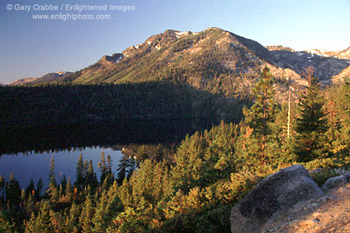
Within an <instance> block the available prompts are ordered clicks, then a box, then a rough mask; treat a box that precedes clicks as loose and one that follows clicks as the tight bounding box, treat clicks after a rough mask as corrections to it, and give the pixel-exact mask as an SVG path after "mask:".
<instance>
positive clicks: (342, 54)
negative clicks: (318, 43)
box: [305, 47, 350, 59]
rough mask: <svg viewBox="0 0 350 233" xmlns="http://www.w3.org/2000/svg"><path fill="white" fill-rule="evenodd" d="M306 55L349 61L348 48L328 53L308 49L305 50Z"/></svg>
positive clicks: (349, 49) (349, 53) (349, 48)
mask: <svg viewBox="0 0 350 233" xmlns="http://www.w3.org/2000/svg"><path fill="white" fill-rule="evenodd" d="M305 52H307V53H311V54H315V55H319V56H323V57H333V58H339V59H350V47H348V48H347V49H344V50H342V51H329V50H324V49H308V50H305Z"/></svg>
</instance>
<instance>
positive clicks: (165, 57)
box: [29, 28, 350, 98]
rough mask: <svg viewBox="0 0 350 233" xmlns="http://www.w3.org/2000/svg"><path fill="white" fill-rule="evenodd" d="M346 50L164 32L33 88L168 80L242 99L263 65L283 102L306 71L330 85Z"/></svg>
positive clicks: (213, 31)
mask: <svg viewBox="0 0 350 233" xmlns="http://www.w3.org/2000/svg"><path fill="white" fill-rule="evenodd" d="M348 53H349V48H348V49H347V50H344V51H342V52H339V53H338V55H337V56H341V57H342V58H344V59H339V58H337V57H335V56H331V57H325V56H321V55H318V54H316V53H311V51H309V52H305V51H302V52H300V51H294V50H293V49H291V48H286V47H283V46H268V47H267V48H265V47H264V46H262V45H261V44H259V43H258V42H256V41H254V40H250V39H246V38H244V37H241V36H238V35H236V34H233V33H231V32H228V31H225V30H222V29H219V28H209V29H207V30H205V31H202V32H199V33H193V32H180V31H177V30H167V31H165V32H164V33H161V34H157V35H154V36H151V37H149V38H148V39H147V40H146V41H145V42H144V43H142V44H139V45H135V46H131V47H129V48H127V49H125V50H124V51H123V52H122V53H115V54H113V55H112V56H104V57H102V58H101V59H100V60H99V61H97V62H96V63H95V64H93V65H91V66H89V67H86V68H84V69H82V70H80V71H78V72H75V73H70V74H66V75H62V76H55V77H53V78H52V79H43V78H40V79H37V80H34V81H32V82H29V83H30V84H36V83H71V84H100V83H116V84H118V83H139V82H144V81H160V80H168V81H172V82H174V83H181V84H189V85H191V86H193V87H195V88H197V89H201V90H205V91H209V92H211V93H214V94H224V95H226V96H227V97H230V96H235V97H237V96H239V97H241V96H247V95H249V92H250V90H251V89H252V86H253V85H254V84H255V82H256V80H257V78H258V77H259V74H260V70H261V69H262V68H263V67H265V66H268V67H269V68H270V70H271V72H272V74H273V75H274V76H275V79H276V89H277V92H278V93H280V94H279V97H278V98H283V96H284V95H283V92H285V91H286V84H287V83H288V81H287V79H288V78H290V79H291V82H292V83H293V85H295V87H296V88H302V87H303V86H305V85H306V80H305V79H304V78H303V77H302V76H301V74H302V72H303V71H304V70H305V69H306V68H307V67H308V66H309V65H312V66H313V67H314V71H315V76H316V77H318V78H319V79H320V80H321V82H322V83H323V84H331V83H332V81H333V80H332V78H333V77H336V78H335V79H334V80H337V81H339V82H341V81H342V76H341V77H338V75H339V74H340V73H342V72H343V71H344V70H345V69H346V68H348V67H349V65H350V60H349V59H345V58H348V57H347V56H346V55H347V54H348Z"/></svg>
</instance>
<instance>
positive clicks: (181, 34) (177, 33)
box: [175, 32, 189, 38]
mask: <svg viewBox="0 0 350 233" xmlns="http://www.w3.org/2000/svg"><path fill="white" fill-rule="evenodd" d="M188 33H189V32H175V34H176V37H177V38H180V37H181V36H185V35H187V34H188Z"/></svg>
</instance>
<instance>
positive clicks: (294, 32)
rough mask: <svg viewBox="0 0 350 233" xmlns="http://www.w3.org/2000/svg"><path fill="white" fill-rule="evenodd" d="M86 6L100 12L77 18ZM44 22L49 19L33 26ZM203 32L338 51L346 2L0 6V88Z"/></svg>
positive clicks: (62, 1)
mask: <svg viewBox="0 0 350 233" xmlns="http://www.w3.org/2000/svg"><path fill="white" fill-rule="evenodd" d="M88 5H89V6H96V7H100V9H91V10H89V9H84V10H81V7H86V6H88ZM111 6H113V7H114V8H113V9H112V8H111ZM105 7H107V8H105ZM43 15H44V16H43ZM45 16H47V17H53V19H46V20H45V19H33V18H35V17H37V18H38V17H45ZM67 17H68V18H67ZM69 17H70V18H69ZM97 18H99V19H97ZM101 18H103V19H101ZM209 27H218V28H222V29H224V30H227V31H230V32H233V33H235V34H237V35H240V36H243V37H246V38H249V39H253V40H255V41H257V42H259V43H260V44H262V45H264V46H266V45H283V46H287V47H291V48H293V49H295V50H303V49H311V48H317V49H327V50H343V49H346V48H347V47H349V46H350V30H349V28H350V1H349V0H331V1H330V0H292V1H290V0H227V1H225V0H217V1H213V0H176V1H174V0H95V1H92V0H0V83H3V84H8V83H11V82H13V81H15V80H17V79H22V78H27V77H40V76H42V75H44V74H46V73H50V72H59V71H71V72H74V71H77V70H80V69H82V68H85V67H87V66H89V65H91V64H93V63H95V62H96V61H97V60H99V59H100V58H101V57H102V56H103V55H111V54H113V53H115V52H122V51H123V50H125V49H126V48H127V47H129V46H132V45H136V44H140V43H143V42H144V41H145V40H146V39H147V38H148V37H150V36H151V35H154V34H159V33H162V32H164V31H165V30H167V29H176V30H180V31H192V32H199V31H203V30H205V29H207V28H209Z"/></svg>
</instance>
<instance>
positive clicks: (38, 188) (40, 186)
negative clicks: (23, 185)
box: [36, 178, 43, 199]
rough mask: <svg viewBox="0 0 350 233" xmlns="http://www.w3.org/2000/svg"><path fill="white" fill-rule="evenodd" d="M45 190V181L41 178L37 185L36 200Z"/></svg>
mask: <svg viewBox="0 0 350 233" xmlns="http://www.w3.org/2000/svg"><path fill="white" fill-rule="evenodd" d="M42 190H43V180H42V179H41V178H39V181H38V183H37V185H36V198H37V199H39V197H40V195H41V191H42Z"/></svg>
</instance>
